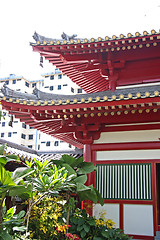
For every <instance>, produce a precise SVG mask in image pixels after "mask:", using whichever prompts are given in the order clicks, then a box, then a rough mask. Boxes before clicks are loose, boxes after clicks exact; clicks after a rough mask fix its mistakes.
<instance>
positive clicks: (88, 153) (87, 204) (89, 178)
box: [83, 144, 94, 216]
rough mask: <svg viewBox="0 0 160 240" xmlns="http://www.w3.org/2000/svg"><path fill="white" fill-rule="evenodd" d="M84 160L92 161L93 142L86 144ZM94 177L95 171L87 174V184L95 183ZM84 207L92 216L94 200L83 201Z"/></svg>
mask: <svg viewBox="0 0 160 240" xmlns="http://www.w3.org/2000/svg"><path fill="white" fill-rule="evenodd" d="M84 161H85V162H92V154H91V144H86V145H84ZM93 181H94V178H93V173H89V174H87V182H86V185H87V186H89V185H91V184H93ZM83 207H84V208H85V209H86V211H87V213H88V214H89V215H90V216H92V210H93V202H92V201H90V200H85V201H84V202H83Z"/></svg>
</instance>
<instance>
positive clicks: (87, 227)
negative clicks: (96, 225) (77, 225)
mask: <svg viewBox="0 0 160 240" xmlns="http://www.w3.org/2000/svg"><path fill="white" fill-rule="evenodd" d="M83 227H84V230H85V231H86V232H87V233H88V232H89V230H90V226H88V225H86V224H84V225H83Z"/></svg>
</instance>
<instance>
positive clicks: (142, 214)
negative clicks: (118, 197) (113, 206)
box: [124, 204, 154, 236]
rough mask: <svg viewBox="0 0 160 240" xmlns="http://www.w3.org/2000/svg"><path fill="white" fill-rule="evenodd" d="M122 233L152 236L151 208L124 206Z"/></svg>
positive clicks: (139, 205)
mask: <svg viewBox="0 0 160 240" xmlns="http://www.w3.org/2000/svg"><path fill="white" fill-rule="evenodd" d="M124 229H125V230H124V233H126V234H136V235H147V236H153V235H154V231H153V206H152V205H142V204H134V205H132V204H124Z"/></svg>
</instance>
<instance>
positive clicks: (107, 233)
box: [101, 231, 109, 238]
mask: <svg viewBox="0 0 160 240" xmlns="http://www.w3.org/2000/svg"><path fill="white" fill-rule="evenodd" d="M101 234H102V236H103V237H106V238H108V237H109V232H108V231H102V232H101Z"/></svg>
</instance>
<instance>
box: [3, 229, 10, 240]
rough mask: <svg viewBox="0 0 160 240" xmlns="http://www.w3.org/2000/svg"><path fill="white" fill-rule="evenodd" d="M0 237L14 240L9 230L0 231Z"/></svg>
mask: <svg viewBox="0 0 160 240" xmlns="http://www.w3.org/2000/svg"><path fill="white" fill-rule="evenodd" d="M0 239H1V240H12V237H11V235H10V234H8V233H7V232H5V231H3V232H1V233H0Z"/></svg>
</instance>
